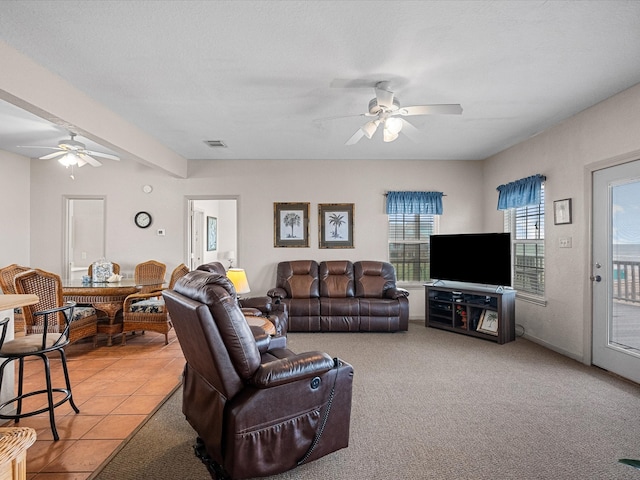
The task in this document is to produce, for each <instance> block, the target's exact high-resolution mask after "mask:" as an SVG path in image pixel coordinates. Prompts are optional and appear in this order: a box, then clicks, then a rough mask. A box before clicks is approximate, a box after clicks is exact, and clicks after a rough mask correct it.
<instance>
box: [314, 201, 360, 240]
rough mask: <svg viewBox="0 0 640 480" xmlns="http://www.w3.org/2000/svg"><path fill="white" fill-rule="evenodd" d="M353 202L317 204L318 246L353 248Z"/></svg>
mask: <svg viewBox="0 0 640 480" xmlns="http://www.w3.org/2000/svg"><path fill="white" fill-rule="evenodd" d="M353 210H354V206H353V203H320V204H318V217H319V218H318V224H319V225H320V248H353Z"/></svg>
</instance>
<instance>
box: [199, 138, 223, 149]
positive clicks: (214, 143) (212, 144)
mask: <svg viewBox="0 0 640 480" xmlns="http://www.w3.org/2000/svg"><path fill="white" fill-rule="evenodd" d="M204 143H206V144H207V145H209V146H210V147H211V148H218V147H223V148H227V146H226V145H225V144H224V142H223V141H222V140H205V141H204Z"/></svg>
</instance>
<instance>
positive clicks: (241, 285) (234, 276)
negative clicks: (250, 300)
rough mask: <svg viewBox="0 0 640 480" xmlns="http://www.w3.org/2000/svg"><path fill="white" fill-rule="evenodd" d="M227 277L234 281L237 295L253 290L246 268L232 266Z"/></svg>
mask: <svg viewBox="0 0 640 480" xmlns="http://www.w3.org/2000/svg"><path fill="white" fill-rule="evenodd" d="M227 278H228V279H229V280H231V283H233V286H234V287H235V289H236V294H237V295H243V294H245V293H249V292H250V291H251V289H250V288H249V281H248V280H247V274H246V272H245V271H244V268H230V269H229V270H227Z"/></svg>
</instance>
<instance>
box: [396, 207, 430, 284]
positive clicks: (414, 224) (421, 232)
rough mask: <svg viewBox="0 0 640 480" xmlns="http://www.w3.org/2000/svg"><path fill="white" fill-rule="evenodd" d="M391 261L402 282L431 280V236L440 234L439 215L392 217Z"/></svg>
mask: <svg viewBox="0 0 640 480" xmlns="http://www.w3.org/2000/svg"><path fill="white" fill-rule="evenodd" d="M388 217H389V218H388V221H389V235H388V236H389V262H390V263H391V264H392V265H393V266H394V267H395V269H396V277H397V281H398V282H399V283H405V284H406V283H414V284H422V283H425V282H427V281H429V278H430V277H429V274H430V272H429V254H430V246H429V237H430V236H431V235H434V234H436V233H438V220H437V219H438V215H431V214H422V215H419V214H389V215H388Z"/></svg>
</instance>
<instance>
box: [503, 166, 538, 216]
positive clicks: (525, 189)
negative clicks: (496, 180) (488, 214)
mask: <svg viewBox="0 0 640 480" xmlns="http://www.w3.org/2000/svg"><path fill="white" fill-rule="evenodd" d="M545 180H546V177H545V176H544V175H540V174H537V175H532V176H531V177H526V178H521V179H520V180H516V181H515V182H511V183H507V184H506V185H500V186H499V187H498V188H497V189H496V190H498V210H507V209H509V208H518V207H525V206H527V205H538V204H539V203H540V190H541V188H542V182H544V181H545Z"/></svg>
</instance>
